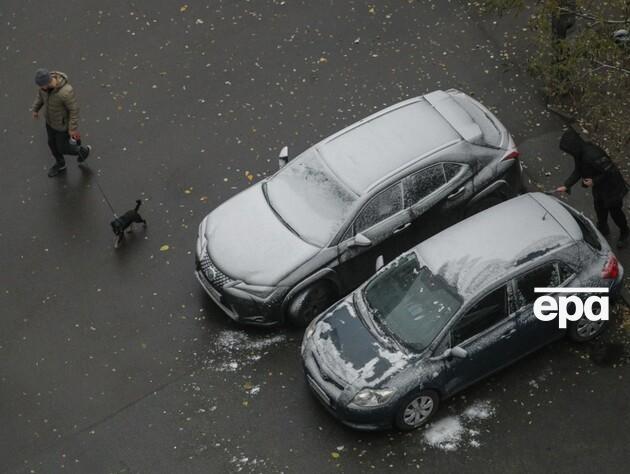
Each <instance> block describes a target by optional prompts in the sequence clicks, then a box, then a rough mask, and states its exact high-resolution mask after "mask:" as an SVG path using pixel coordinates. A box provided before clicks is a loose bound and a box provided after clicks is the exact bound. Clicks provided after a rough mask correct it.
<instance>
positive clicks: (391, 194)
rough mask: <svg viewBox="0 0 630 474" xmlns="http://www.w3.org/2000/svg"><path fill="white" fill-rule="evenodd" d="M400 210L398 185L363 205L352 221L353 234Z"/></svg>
mask: <svg viewBox="0 0 630 474" xmlns="http://www.w3.org/2000/svg"><path fill="white" fill-rule="evenodd" d="M402 208H403V207H402V186H401V184H400V183H398V184H395V185H394V186H391V187H389V188H388V189H386V190H385V191H382V192H381V193H379V194H377V195H376V196H375V197H374V198H373V199H372V200H371V201H370V202H368V203H367V204H366V205H365V207H364V208H363V209H362V210H361V212H360V213H359V215H358V216H357V218H356V220H355V221H354V231H355V233H357V234H358V233H359V232H362V231H364V230H365V229H369V228H370V227H372V226H373V225H374V224H378V223H379V222H381V221H383V220H385V219H387V218H388V217H390V216H393V215H394V214H396V213H398V212H400V211H402Z"/></svg>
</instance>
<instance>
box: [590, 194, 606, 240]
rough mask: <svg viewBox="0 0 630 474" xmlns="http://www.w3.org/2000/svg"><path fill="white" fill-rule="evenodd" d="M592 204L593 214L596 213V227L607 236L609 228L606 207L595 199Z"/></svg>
mask: <svg viewBox="0 0 630 474" xmlns="http://www.w3.org/2000/svg"><path fill="white" fill-rule="evenodd" d="M593 206H594V207H595V214H596V215H597V228H598V229H599V231H600V232H601V233H602V234H604V235H605V236H607V235H608V234H610V229H609V228H608V207H606V206H604V205H603V204H602V202H601V201H597V200H594V201H593Z"/></svg>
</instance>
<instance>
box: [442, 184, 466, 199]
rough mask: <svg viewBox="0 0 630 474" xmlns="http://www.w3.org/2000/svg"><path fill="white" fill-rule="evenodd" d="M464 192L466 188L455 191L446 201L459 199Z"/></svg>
mask: <svg viewBox="0 0 630 474" xmlns="http://www.w3.org/2000/svg"><path fill="white" fill-rule="evenodd" d="M464 191H466V186H462V187H461V188H459V189H458V190H457V191H455V192H454V193H453V194H449V195H448V197H447V198H446V199H455V198H456V197H459V196H461V195H462V194H464Z"/></svg>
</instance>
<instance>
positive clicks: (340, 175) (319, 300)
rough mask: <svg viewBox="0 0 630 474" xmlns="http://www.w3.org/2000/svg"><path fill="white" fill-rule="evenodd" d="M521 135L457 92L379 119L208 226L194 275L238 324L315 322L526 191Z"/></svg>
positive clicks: (264, 185)
mask: <svg viewBox="0 0 630 474" xmlns="http://www.w3.org/2000/svg"><path fill="white" fill-rule="evenodd" d="M517 156H518V153H517V151H516V148H515V146H514V142H513V140H512V137H511V136H510V134H509V133H508V132H507V130H506V129H505V127H504V126H503V125H502V124H501V123H500V122H499V121H498V120H497V119H496V117H494V115H492V114H491V113H490V112H489V111H488V110H487V109H486V108H485V107H483V106H482V105H481V104H479V103H478V102H477V101H475V100H473V99H472V98H470V97H468V96H467V95H466V94H463V93H461V92H459V91H456V90H453V89H452V90H449V91H447V92H443V91H436V92H432V93H430V94H426V95H424V96H421V97H416V98H414V99H409V100H407V101H405V102H401V103H399V104H396V105H394V106H392V107H389V108H387V109H385V110H382V111H380V112H378V113H376V114H374V115H372V116H370V117H368V118H366V119H364V120H361V121H360V122H358V123H356V124H354V125H352V126H350V127H348V128H346V129H344V130H342V131H340V132H338V133H336V134H335V135H333V136H331V137H329V138H326V139H324V140H323V141H321V142H320V143H318V144H317V145H315V146H313V147H311V148H309V149H308V150H306V151H305V152H303V153H302V154H301V155H300V156H298V157H297V158H295V159H294V160H291V161H290V162H289V163H288V164H287V165H286V166H284V167H282V168H281V169H280V171H278V172H277V173H276V174H275V175H273V176H271V177H270V178H267V179H265V180H263V181H262V182H259V183H257V184H255V185H253V186H251V187H250V188H248V189H247V190H245V191H243V192H241V193H239V194H237V195H236V196H234V197H232V198H231V199H230V200H228V201H227V202H225V203H223V204H222V205H220V206H219V207H218V208H216V209H215V210H214V211H212V212H211V213H210V214H209V215H208V216H207V217H206V218H205V219H204V220H203V221H202V222H201V225H200V226H199V235H198V239H197V248H196V275H197V278H198V280H199V282H200V283H201V285H202V286H203V287H204V289H205V290H206V292H207V293H208V294H209V295H210V297H211V298H212V299H213V300H214V301H215V302H216V303H217V304H218V305H219V306H220V307H221V308H222V309H223V310H224V311H225V312H226V313H227V314H228V315H229V316H230V317H231V318H232V319H234V320H236V321H238V322H242V323H247V324H255V325H273V324H278V323H283V322H285V321H286V320H287V319H288V320H289V321H291V322H292V323H294V324H297V325H305V324H308V322H310V321H311V320H312V319H313V318H314V317H315V316H316V315H317V314H319V313H320V312H321V311H323V310H324V309H325V308H327V307H328V306H329V305H330V304H332V303H333V302H334V301H336V300H337V299H338V298H340V297H341V296H343V295H346V294H348V293H349V292H350V291H352V290H354V289H355V288H356V287H357V286H358V285H359V284H361V283H362V282H363V281H365V280H366V279H367V278H368V277H369V276H370V275H372V274H373V273H374V263H375V261H376V258H377V257H378V256H379V255H383V256H384V259H385V261H390V260H391V259H393V258H395V257H397V256H398V255H400V254H401V253H402V252H403V251H405V250H408V249H409V248H411V247H412V246H414V245H416V244H417V243H418V242H421V241H422V240H424V239H425V238H427V237H429V236H431V235H433V234H435V233H436V232H438V231H440V230H441V229H444V228H446V227H448V226H449V225H451V224H453V223H454V222H457V221H459V220H461V219H462V218H463V216H464V215H465V214H472V213H474V212H477V211H479V210H480V209H483V208H486V207H489V206H490V205H492V204H495V203H497V202H500V201H503V200H505V199H507V198H510V197H512V196H514V195H516V194H518V193H520V192H521V191H522V182H521V167H520V163H519V161H518V159H517Z"/></svg>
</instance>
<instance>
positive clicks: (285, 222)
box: [262, 182, 304, 240]
mask: <svg viewBox="0 0 630 474" xmlns="http://www.w3.org/2000/svg"><path fill="white" fill-rule="evenodd" d="M262 190H263V196H265V201H267V205H268V206H269V209H271V212H273V214H274V215H275V216H276V217H277V218H278V220H279V221H280V222H282V224H284V226H285V227H286V228H287V229H289V230H290V231H291V232H293V233H294V234H295V235H296V236H297V237H298V238H300V239H301V240H304V239H303V238H302V236H301V235H300V234H298V233H297V232H296V230H295V229H294V228H293V227H291V226H290V225H289V223H288V222H287V221H285V220H284V219H283V218H282V216H281V215H280V214H278V211H276V208H275V207H273V205H272V204H271V200H270V199H269V195H268V194H267V183H266V182H265V183H263V184H262Z"/></svg>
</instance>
